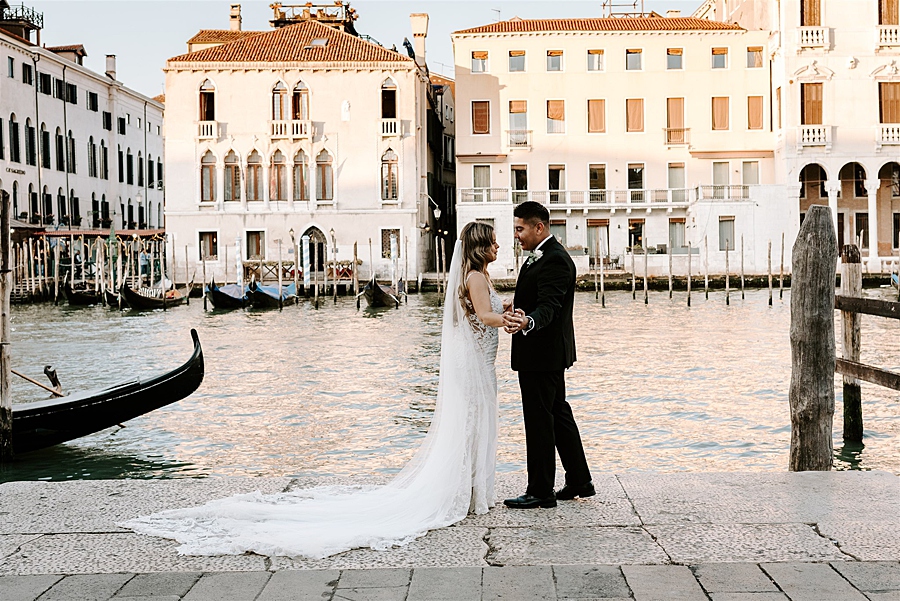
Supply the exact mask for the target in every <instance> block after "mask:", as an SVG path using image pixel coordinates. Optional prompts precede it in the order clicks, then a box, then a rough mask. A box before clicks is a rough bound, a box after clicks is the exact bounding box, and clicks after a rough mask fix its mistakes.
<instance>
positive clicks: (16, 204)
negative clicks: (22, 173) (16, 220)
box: [12, 182, 21, 217]
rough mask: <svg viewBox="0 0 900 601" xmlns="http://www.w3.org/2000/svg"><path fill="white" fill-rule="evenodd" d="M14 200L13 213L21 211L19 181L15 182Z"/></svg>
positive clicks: (13, 186)
mask: <svg viewBox="0 0 900 601" xmlns="http://www.w3.org/2000/svg"><path fill="white" fill-rule="evenodd" d="M12 202H13V213H17V212H18V211H19V182H13V185H12ZM19 217H21V215H19Z"/></svg>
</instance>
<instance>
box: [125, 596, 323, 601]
mask: <svg viewBox="0 0 900 601" xmlns="http://www.w3.org/2000/svg"><path fill="white" fill-rule="evenodd" d="M113 598H114V599H115V600H116V601H181V597H179V596H178V595H165V596H162V597H159V596H156V595H152V596H146V595H145V596H143V597H119V596H118V595H117V596H115V597H113ZM320 601H321V600H320Z"/></svg>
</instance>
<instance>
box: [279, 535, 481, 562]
mask: <svg viewBox="0 0 900 601" xmlns="http://www.w3.org/2000/svg"><path fill="white" fill-rule="evenodd" d="M486 535H487V529H486V528H481V527H478V528H470V527H464V526H453V527H450V528H441V529H440V530H432V531H431V532H429V533H428V534H426V535H425V536H423V537H422V538H419V539H416V540H414V541H412V542H411V543H409V544H408V545H404V546H402V547H394V548H392V549H388V550H386V551H375V550H374V549H354V550H352V551H346V552H344V553H341V554H339V555H334V556H332V557H326V558H325V559H309V558H305V557H272V558H271V560H272V564H271V569H273V570H298V569H299V570H310V569H341V570H348V569H362V568H413V567H416V568H440V567H467V566H468V567H481V566H485V565H487V564H486V563H485V561H484V556H485V554H486V553H487V551H488V546H487V544H486V543H485V542H484V537H485V536H486Z"/></svg>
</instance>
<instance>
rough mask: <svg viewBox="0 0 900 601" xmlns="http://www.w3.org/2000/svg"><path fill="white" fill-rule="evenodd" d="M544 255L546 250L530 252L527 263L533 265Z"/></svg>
mask: <svg viewBox="0 0 900 601" xmlns="http://www.w3.org/2000/svg"><path fill="white" fill-rule="evenodd" d="M543 256H544V251H542V250H533V251H531V252H530V253H528V259H527V260H526V261H525V264H526V265H531V264H532V263H534V262H535V261H537V260H538V259H540V258H541V257H543Z"/></svg>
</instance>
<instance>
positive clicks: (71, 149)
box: [66, 129, 76, 173]
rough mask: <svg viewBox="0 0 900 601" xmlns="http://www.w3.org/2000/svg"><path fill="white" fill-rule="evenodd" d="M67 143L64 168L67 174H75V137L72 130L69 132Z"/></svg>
mask: <svg viewBox="0 0 900 601" xmlns="http://www.w3.org/2000/svg"><path fill="white" fill-rule="evenodd" d="M68 140H69V143H68V145H67V147H66V153H67V154H66V167H67V170H68V172H69V173H76V171H75V136H74V135H73V134H72V130H71V129H70V130H69V138H68Z"/></svg>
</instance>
